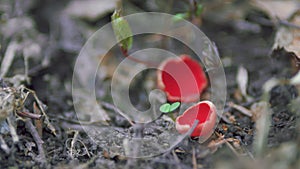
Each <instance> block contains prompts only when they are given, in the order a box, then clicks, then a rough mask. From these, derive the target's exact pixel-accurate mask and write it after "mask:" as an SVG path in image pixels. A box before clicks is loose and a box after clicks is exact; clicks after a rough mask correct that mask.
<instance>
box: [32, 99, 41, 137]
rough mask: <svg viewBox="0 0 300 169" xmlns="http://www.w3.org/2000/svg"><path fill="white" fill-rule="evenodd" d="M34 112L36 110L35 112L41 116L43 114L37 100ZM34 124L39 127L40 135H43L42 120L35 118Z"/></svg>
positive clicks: (34, 104)
mask: <svg viewBox="0 0 300 169" xmlns="http://www.w3.org/2000/svg"><path fill="white" fill-rule="evenodd" d="M33 112H34V114H36V115H39V116H41V114H42V113H41V111H40V110H39V108H38V107H37V105H36V103H35V102H34V103H33ZM34 124H35V126H36V128H37V131H38V133H39V136H40V137H43V122H42V120H41V119H36V120H34Z"/></svg>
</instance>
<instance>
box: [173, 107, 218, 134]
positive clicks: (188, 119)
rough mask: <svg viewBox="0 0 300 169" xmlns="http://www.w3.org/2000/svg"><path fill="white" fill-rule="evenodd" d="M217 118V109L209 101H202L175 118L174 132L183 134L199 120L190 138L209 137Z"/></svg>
mask: <svg viewBox="0 0 300 169" xmlns="http://www.w3.org/2000/svg"><path fill="white" fill-rule="evenodd" d="M216 118H217V109H216V107H215V105H214V104H213V103H212V102H210V101H202V102H199V103H197V104H196V105H194V106H192V107H190V108H188V109H187V110H186V111H185V112H184V113H183V114H182V115H181V116H178V117H177V118H176V130H177V131H178V132H179V133H181V134H183V133H186V132H188V130H189V129H190V128H191V127H192V126H193V124H194V121H195V120H196V119H197V120H199V122H198V124H197V127H196V128H195V129H194V131H193V132H192V134H191V137H201V136H204V137H206V136H209V134H211V133H212V131H213V129H214V126H215V123H216Z"/></svg>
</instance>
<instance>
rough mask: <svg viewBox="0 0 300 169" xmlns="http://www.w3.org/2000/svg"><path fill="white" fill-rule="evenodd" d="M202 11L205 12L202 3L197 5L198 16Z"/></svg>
mask: <svg viewBox="0 0 300 169" xmlns="http://www.w3.org/2000/svg"><path fill="white" fill-rule="evenodd" d="M202 12H203V5H201V4H199V5H197V10H196V16H200V15H201V13H202Z"/></svg>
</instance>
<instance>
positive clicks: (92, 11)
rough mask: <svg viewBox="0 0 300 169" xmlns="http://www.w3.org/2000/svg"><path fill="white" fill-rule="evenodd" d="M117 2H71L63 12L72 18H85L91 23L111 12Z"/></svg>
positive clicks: (88, 0) (114, 0)
mask: <svg viewBox="0 0 300 169" xmlns="http://www.w3.org/2000/svg"><path fill="white" fill-rule="evenodd" d="M118 1H119V0H101V1H100V0H84V1H82V0H75V1H71V2H70V3H69V4H68V6H67V7H66V9H65V12H66V13H67V14H69V15H70V16H73V17H78V18H85V19H88V20H91V21H95V20H96V19H99V18H100V17H101V16H103V15H105V14H107V13H108V12H112V11H113V10H114V9H115V8H116V7H117V2H118Z"/></svg>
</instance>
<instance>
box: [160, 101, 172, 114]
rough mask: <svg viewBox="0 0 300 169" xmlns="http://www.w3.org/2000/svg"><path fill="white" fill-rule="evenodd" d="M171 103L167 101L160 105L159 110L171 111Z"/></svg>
mask: <svg viewBox="0 0 300 169" xmlns="http://www.w3.org/2000/svg"><path fill="white" fill-rule="evenodd" d="M170 107H171V105H170V104H169V103H165V104H163V105H161V106H160V108H159V110H160V111H161V112H163V113H169V112H170Z"/></svg>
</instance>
